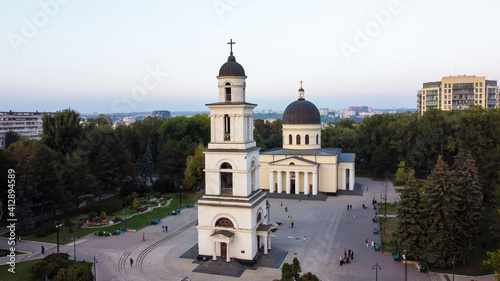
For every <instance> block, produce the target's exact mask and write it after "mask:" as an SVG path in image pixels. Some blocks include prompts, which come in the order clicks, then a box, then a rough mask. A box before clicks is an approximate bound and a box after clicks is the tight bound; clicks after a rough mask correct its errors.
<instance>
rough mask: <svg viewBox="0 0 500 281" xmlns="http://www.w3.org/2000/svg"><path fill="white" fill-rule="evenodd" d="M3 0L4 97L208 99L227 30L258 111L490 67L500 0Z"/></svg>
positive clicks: (134, 104)
mask: <svg viewBox="0 0 500 281" xmlns="http://www.w3.org/2000/svg"><path fill="white" fill-rule="evenodd" d="M117 3H118V2H114V1H113V2H104V3H102V2H97V1H86V2H76V1H68V0H65V1H63V0H59V1H56V0H46V1H40V2H21V3H17V2H16V3H13V2H8V1H0V16H1V17H2V18H3V19H4V24H3V25H2V26H1V27H0V31H1V33H2V34H3V35H4V36H3V37H2V39H1V40H0V51H1V52H0V60H1V61H2V62H3V63H2V65H1V66H0V77H2V78H3V79H1V80H0V94H1V96H2V105H3V106H2V108H1V110H4V111H7V110H13V111H34V110H38V111H58V110H62V109H65V108H72V109H75V110H77V111H79V112H102V113H118V112H140V111H153V110H155V109H166V110H170V111H200V110H201V111H206V110H207V108H206V107H205V106H204V104H206V103H211V102H214V101H215V100H216V99H217V93H218V91H217V86H216V85H217V84H216V83H217V79H216V76H217V75H218V70H219V68H220V66H221V65H222V64H223V63H224V62H225V61H226V60H227V56H228V55H229V46H228V45H227V44H226V43H227V42H229V40H230V39H232V40H233V41H235V42H236V45H234V46H233V51H234V55H235V57H236V60H237V62H239V63H240V64H241V65H242V66H243V67H244V68H245V72H246V75H247V76H248V78H247V101H248V102H252V103H257V104H258V105H259V106H258V107H257V108H256V110H257V111H259V110H264V109H271V110H284V108H285V107H286V106H287V105H288V104H289V103H290V102H291V101H293V100H294V99H296V98H297V97H298V93H297V90H298V88H299V87H300V86H299V81H300V80H303V81H304V85H303V87H304V89H305V98H306V99H307V100H309V101H311V102H313V103H314V104H315V105H317V106H318V107H319V108H333V109H342V108H346V107H349V106H355V105H367V106H370V107H373V108H391V107H407V108H416V107H417V99H416V93H417V91H418V90H419V89H420V88H421V86H422V83H424V82H427V81H433V80H436V81H438V80H440V79H441V78H442V77H444V76H449V75H476V76H485V77H486V79H492V80H498V79H499V78H500V70H498V68H496V67H495V65H494V64H493V63H491V61H496V60H495V58H497V57H498V55H497V52H496V50H495V47H497V46H498V43H499V42H498V38H495V37H494V36H493V35H492V34H495V33H496V32H495V31H499V29H500V27H499V26H498V24H496V22H495V19H496V17H495V15H496V11H497V10H498V9H495V8H500V3H496V2H489V1H486V0H481V1H476V2H474V3H471V2H467V1H440V2H438V3H435V2H431V1H420V2H414V1H409V0H401V1H394V0H389V1H355V2H346V1H332V2H326V1H311V2H309V3H307V4H306V3H302V2H300V1H287V2H284V1H276V2H271V3H268V2H264V1H243V0H239V1H235V0H215V1H195V2H189V3H187V2H181V1H170V2H160V1H147V2H141V3H136V2H133V1H126V2H123V1H122V2H120V5H117Z"/></svg>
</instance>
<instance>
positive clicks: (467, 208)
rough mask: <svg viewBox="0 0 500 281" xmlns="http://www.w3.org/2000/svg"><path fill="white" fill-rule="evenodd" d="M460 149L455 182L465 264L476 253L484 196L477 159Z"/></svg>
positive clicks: (455, 169) (455, 170)
mask: <svg viewBox="0 0 500 281" xmlns="http://www.w3.org/2000/svg"><path fill="white" fill-rule="evenodd" d="M464 154H465V153H463V150H460V151H459V153H458V155H457V157H456V159H455V164H454V166H455V167H454V180H453V182H454V184H455V187H456V188H457V194H458V196H459V198H460V217H459V222H460V223H461V225H462V232H461V237H462V241H463V242H462V243H461V244H462V245H463V256H462V257H463V264H464V265H465V257H467V256H472V254H473V253H474V242H475V241H476V237H477V235H478V233H479V221H480V219H481V203H482V201H483V196H482V193H481V186H480V184H479V175H478V171H477V168H476V161H475V160H474V158H473V157H472V153H471V152H470V151H469V152H468V153H467V155H464Z"/></svg>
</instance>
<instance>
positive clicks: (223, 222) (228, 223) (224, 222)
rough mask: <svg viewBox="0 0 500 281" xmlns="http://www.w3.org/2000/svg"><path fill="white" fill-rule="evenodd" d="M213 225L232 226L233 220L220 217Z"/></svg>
mask: <svg viewBox="0 0 500 281" xmlns="http://www.w3.org/2000/svg"><path fill="white" fill-rule="evenodd" d="M215 227H227V228H234V225H233V222H232V221H231V220H230V219H228V218H220V219H218V220H217V221H216V222H215Z"/></svg>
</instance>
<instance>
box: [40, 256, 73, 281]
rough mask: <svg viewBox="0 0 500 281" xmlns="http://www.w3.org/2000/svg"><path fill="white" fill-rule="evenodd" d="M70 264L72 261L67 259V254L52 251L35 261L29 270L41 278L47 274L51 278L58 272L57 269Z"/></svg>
mask: <svg viewBox="0 0 500 281" xmlns="http://www.w3.org/2000/svg"><path fill="white" fill-rule="evenodd" d="M70 264H72V262H71V261H70V260H69V254H67V253H59V254H57V253H53V254H50V255H48V256H46V257H45V258H43V260H41V261H39V262H37V263H35V264H34V265H33V266H32V267H31V272H32V273H33V274H35V275H36V276H40V277H43V278H45V276H47V277H48V278H50V279H52V277H54V276H55V275H56V274H57V273H58V272H59V269H61V268H68V267H69V265H70Z"/></svg>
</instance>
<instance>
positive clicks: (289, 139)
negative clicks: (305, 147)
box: [288, 134, 293, 144]
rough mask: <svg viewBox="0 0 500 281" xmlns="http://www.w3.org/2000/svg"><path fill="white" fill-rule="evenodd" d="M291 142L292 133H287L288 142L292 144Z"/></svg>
mask: <svg viewBox="0 0 500 281" xmlns="http://www.w3.org/2000/svg"><path fill="white" fill-rule="evenodd" d="M292 142H293V137H292V134H289V135H288V144H292Z"/></svg>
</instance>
